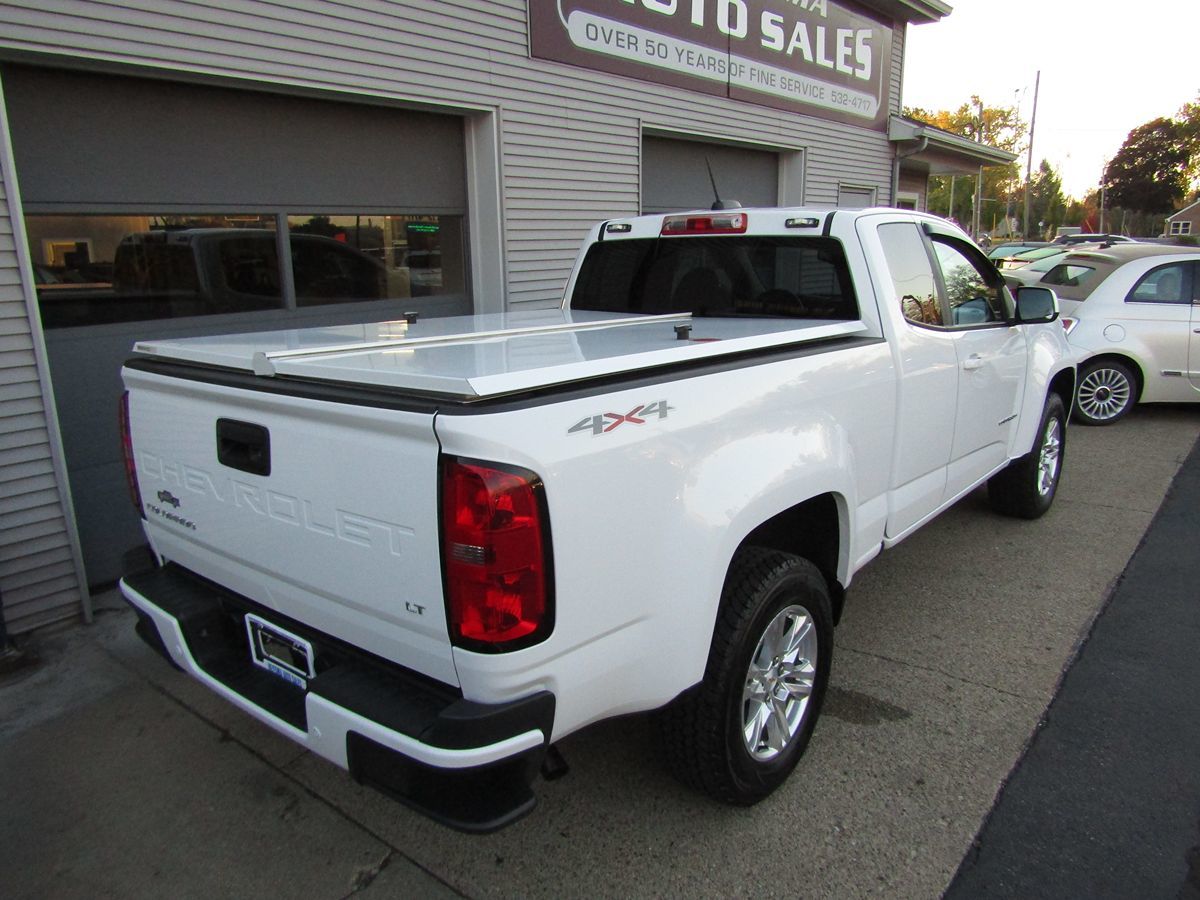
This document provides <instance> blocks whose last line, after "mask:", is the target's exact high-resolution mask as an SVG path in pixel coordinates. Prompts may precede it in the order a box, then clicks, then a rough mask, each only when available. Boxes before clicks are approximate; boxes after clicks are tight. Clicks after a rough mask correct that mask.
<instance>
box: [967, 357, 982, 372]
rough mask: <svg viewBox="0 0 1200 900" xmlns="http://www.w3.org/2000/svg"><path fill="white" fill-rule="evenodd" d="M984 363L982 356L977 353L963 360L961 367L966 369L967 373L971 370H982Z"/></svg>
mask: <svg viewBox="0 0 1200 900" xmlns="http://www.w3.org/2000/svg"><path fill="white" fill-rule="evenodd" d="M984 361H985V360H984V358H983V357H982V356H980V355H979V354H978V353H972V354H971V355H970V356H968V357H967V358H966V359H964V360H963V364H962V367H963V368H964V369H966V370H967V371H968V372H969V371H971V370H972V369H982V368H983V364H984Z"/></svg>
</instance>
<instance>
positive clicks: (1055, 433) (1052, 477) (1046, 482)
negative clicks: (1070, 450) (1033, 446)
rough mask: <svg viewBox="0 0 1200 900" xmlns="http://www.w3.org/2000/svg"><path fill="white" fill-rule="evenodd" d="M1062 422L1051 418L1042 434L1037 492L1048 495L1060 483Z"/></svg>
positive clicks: (1044, 495)
mask: <svg viewBox="0 0 1200 900" xmlns="http://www.w3.org/2000/svg"><path fill="white" fill-rule="evenodd" d="M1062 439H1063V431H1062V422H1061V420H1059V419H1057V418H1051V419H1050V421H1049V422H1047V423H1046V430H1045V432H1043V434H1042V449H1041V451H1040V452H1039V453H1038V474H1037V492H1038V494H1039V495H1041V496H1042V497H1046V496H1048V495H1049V494H1051V493H1052V492H1053V491H1054V488H1055V485H1057V484H1058V467H1059V465H1060V463H1061V460H1062V444H1063V440H1062Z"/></svg>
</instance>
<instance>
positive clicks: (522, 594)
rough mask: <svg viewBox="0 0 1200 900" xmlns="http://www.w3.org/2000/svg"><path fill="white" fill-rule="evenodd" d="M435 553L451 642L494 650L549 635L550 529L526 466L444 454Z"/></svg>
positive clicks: (539, 489)
mask: <svg viewBox="0 0 1200 900" xmlns="http://www.w3.org/2000/svg"><path fill="white" fill-rule="evenodd" d="M442 560H443V565H444V567H445V574H446V600H447V604H448V615H449V620H450V639H451V641H453V643H454V644H456V645H457V646H460V647H464V648H466V649H470V650H481V651H484V652H493V653H494V652H503V651H508V650H517V649H520V648H522V647H528V646H530V645H531V644H536V643H538V642H539V641H542V640H544V639H545V638H546V637H547V635H549V633H550V631H551V629H552V628H553V626H554V610H553V601H552V598H551V596H550V531H549V522H548V520H547V515H546V504H545V496H544V492H543V488H542V483H541V480H540V479H539V478H538V477H537V476H536V475H535V474H534V473H532V472H530V471H528V470H525V469H518V468H508V467H505V468H499V467H497V466H493V465H489V464H486V463H480V462H474V461H469V460H462V459H454V458H446V459H444V460H443V462H442Z"/></svg>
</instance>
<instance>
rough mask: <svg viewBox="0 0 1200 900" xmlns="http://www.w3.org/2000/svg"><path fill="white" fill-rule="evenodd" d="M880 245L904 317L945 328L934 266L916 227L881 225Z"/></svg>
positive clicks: (895, 224)
mask: <svg viewBox="0 0 1200 900" xmlns="http://www.w3.org/2000/svg"><path fill="white" fill-rule="evenodd" d="M879 243H880V244H881V245H882V246H883V254H884V257H885V258H886V259H887V265H888V271H889V272H890V273H891V276H892V285H893V287H894V288H895V291H896V298H897V300H899V302H900V309H901V311H902V312H903V314H904V318H906V319H908V320H909V321H910V322H916V323H917V324H919V325H945V324H946V323H945V318H944V316H943V315H942V305H941V302H940V301H939V300H938V298H937V291H936V289H935V287H934V280H933V266H932V264H931V263H930V262H929V254H928V253H926V252H925V244H924V242H923V241H922V239H921V233H920V232H919V231H917V226H916V225H913V224H911V223H909V222H896V223H894V224H888V225H880V226H879Z"/></svg>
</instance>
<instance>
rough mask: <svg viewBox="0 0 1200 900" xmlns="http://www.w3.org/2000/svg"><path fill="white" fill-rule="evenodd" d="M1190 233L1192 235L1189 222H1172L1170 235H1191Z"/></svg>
mask: <svg viewBox="0 0 1200 900" xmlns="http://www.w3.org/2000/svg"><path fill="white" fill-rule="evenodd" d="M1191 233H1192V223H1191V222H1172V223H1171V234H1191Z"/></svg>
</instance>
